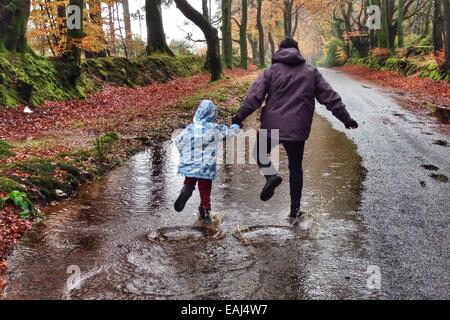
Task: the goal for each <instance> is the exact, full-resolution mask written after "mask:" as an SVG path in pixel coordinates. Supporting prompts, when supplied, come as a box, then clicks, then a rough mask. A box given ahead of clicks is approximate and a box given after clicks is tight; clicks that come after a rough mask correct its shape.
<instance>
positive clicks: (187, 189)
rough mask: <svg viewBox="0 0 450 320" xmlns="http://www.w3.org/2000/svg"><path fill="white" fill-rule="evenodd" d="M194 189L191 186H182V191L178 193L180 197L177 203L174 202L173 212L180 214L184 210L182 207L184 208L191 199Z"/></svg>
mask: <svg viewBox="0 0 450 320" xmlns="http://www.w3.org/2000/svg"><path fill="white" fill-rule="evenodd" d="M194 190H195V187H192V186H186V185H185V186H184V187H183V189H182V190H181V192H180V195H179V196H178V199H177V201H175V205H174V207H175V210H176V211H177V212H181V211H183V210H184V207H185V206H186V203H187V202H188V200H189V199H190V198H191V197H192V193H193V192H194Z"/></svg>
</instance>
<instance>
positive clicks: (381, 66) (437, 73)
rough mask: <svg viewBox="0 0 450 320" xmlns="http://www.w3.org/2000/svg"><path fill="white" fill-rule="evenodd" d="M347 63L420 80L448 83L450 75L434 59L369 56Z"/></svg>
mask: <svg viewBox="0 0 450 320" xmlns="http://www.w3.org/2000/svg"><path fill="white" fill-rule="evenodd" d="M347 63H348V64H350V65H361V66H365V67H368V68H370V69H375V70H380V71H385V70H389V71H394V72H397V73H399V74H402V75H405V76H412V75H418V76H419V77H420V78H428V79H431V80H443V81H447V82H450V75H448V74H446V73H445V72H444V71H442V70H441V69H440V68H439V66H438V64H437V62H436V60H435V59H426V58H417V57H414V58H405V57H403V58H401V57H397V56H391V57H376V56H373V55H371V56H369V57H366V58H352V59H349V60H348V62H347Z"/></svg>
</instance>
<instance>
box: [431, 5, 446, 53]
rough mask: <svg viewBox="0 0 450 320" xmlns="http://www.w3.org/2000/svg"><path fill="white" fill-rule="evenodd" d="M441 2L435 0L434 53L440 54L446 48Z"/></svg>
mask: <svg viewBox="0 0 450 320" xmlns="http://www.w3.org/2000/svg"><path fill="white" fill-rule="evenodd" d="M441 4H442V3H441V0H434V13H433V46H434V52H438V51H440V50H442V48H444V41H443V39H442V32H443V26H442V23H443V20H442V15H441Z"/></svg>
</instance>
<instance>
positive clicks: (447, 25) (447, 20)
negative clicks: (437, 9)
mask: <svg viewBox="0 0 450 320" xmlns="http://www.w3.org/2000/svg"><path fill="white" fill-rule="evenodd" d="M442 17H443V26H444V50H445V64H446V67H447V73H448V74H450V0H442Z"/></svg>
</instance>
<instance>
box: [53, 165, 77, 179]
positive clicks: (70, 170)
mask: <svg viewBox="0 0 450 320" xmlns="http://www.w3.org/2000/svg"><path fill="white" fill-rule="evenodd" d="M58 167H59V168H60V169H61V170H64V171H66V172H67V173H68V174H70V175H72V176H74V177H79V176H80V175H81V173H80V170H79V169H78V168H77V167H76V166H74V165H73V164H70V163H67V162H60V163H58Z"/></svg>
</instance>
